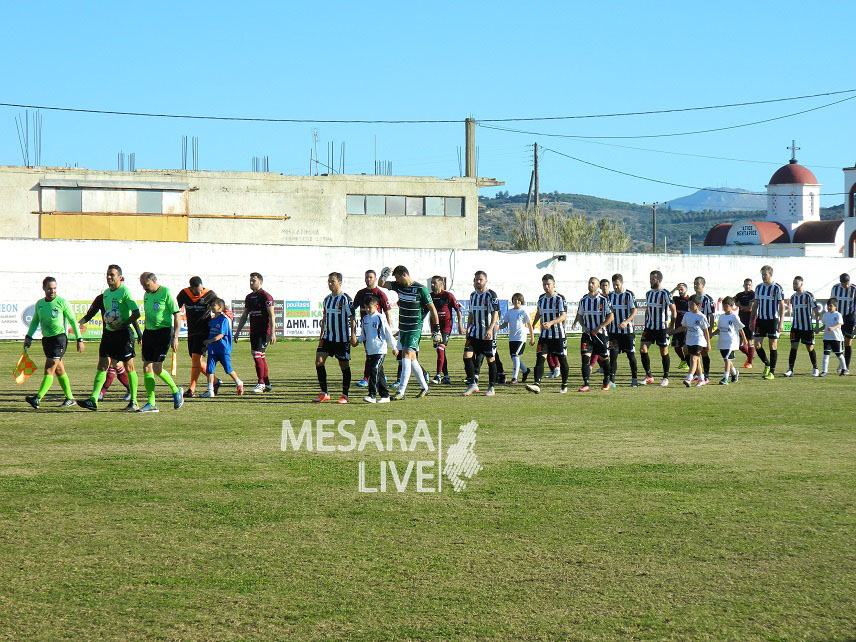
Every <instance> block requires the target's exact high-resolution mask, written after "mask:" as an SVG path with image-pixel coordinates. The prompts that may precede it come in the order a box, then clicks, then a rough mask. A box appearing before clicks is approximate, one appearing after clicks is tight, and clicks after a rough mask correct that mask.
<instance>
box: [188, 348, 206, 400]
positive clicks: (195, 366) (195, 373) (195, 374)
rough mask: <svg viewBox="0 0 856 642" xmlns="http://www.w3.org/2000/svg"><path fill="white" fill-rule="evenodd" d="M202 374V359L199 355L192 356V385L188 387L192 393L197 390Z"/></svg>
mask: <svg viewBox="0 0 856 642" xmlns="http://www.w3.org/2000/svg"><path fill="white" fill-rule="evenodd" d="M201 373H202V357H201V356H200V355H198V354H193V355H190V384H189V385H188V386H187V387H188V388H189V389H190V391H191V392H192V391H194V390H196V380H197V379H199V375H200V374H201Z"/></svg>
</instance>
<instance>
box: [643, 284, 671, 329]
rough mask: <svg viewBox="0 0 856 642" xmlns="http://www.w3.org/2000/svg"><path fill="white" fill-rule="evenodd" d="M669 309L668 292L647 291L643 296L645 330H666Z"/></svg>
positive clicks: (669, 297) (669, 298)
mask: <svg viewBox="0 0 856 642" xmlns="http://www.w3.org/2000/svg"><path fill="white" fill-rule="evenodd" d="M671 307H672V295H671V293H670V292H669V291H668V290H648V293H647V294H646V295H645V329H646V330H665V329H667V328H668V327H669V312H670V310H671Z"/></svg>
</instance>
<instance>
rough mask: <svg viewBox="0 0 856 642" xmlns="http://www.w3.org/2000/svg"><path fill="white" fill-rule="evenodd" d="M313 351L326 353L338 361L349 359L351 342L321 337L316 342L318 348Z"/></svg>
mask: <svg viewBox="0 0 856 642" xmlns="http://www.w3.org/2000/svg"><path fill="white" fill-rule="evenodd" d="M315 353H316V354H322V355H327V356H328V357H333V358H335V359H338V360H339V361H350V360H351V344H350V343H348V342H347V341H326V340H325V339H321V341H319V342H318V349H317V350H316V351H315Z"/></svg>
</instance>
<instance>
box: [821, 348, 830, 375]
mask: <svg viewBox="0 0 856 642" xmlns="http://www.w3.org/2000/svg"><path fill="white" fill-rule="evenodd" d="M821 363H822V365H821V367H820V369H821V372H827V371H828V370H829V353H828V352H827V351H826V350H824V351H823V359H822V361H821Z"/></svg>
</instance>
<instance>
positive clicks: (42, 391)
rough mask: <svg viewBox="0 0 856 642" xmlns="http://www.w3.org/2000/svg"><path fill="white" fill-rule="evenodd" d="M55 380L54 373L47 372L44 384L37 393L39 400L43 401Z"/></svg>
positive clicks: (43, 378) (43, 379) (43, 380)
mask: <svg viewBox="0 0 856 642" xmlns="http://www.w3.org/2000/svg"><path fill="white" fill-rule="evenodd" d="M53 380H54V378H53V375H49V374H46V375H45V376H44V377H42V385H40V386H39V391H38V392H37V393H36V396H37V397H38V398H39V401H41V399H42V397H44V396H45V395H46V394H47V392H48V390H50V389H51V386H52V385H53Z"/></svg>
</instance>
